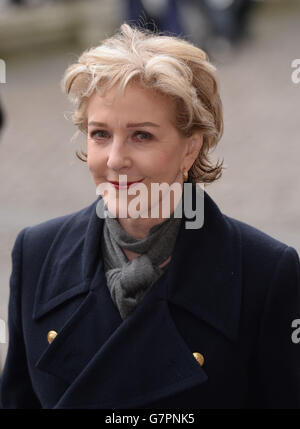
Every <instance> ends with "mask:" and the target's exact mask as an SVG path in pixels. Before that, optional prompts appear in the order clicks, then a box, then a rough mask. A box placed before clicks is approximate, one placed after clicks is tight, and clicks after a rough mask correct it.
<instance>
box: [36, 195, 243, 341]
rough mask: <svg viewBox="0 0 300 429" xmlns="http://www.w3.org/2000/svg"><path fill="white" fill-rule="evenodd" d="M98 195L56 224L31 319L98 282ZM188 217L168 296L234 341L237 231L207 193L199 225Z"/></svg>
mask: <svg viewBox="0 0 300 429" xmlns="http://www.w3.org/2000/svg"><path fill="white" fill-rule="evenodd" d="M194 198H195V190H194V191H193V200H194ZM99 200H100V198H98V199H97V200H96V201H95V202H94V203H93V204H92V205H91V206H89V207H87V208H86V209H84V210H82V211H80V212H79V213H77V214H74V215H72V216H70V218H68V219H67V221H66V222H65V223H64V224H63V225H62V226H61V227H60V230H59V231H58V233H57V235H56V237H55V239H54V241H53V243H52V245H51V247H50V250H49V253H48V255H47V258H46V260H45V263H44V265H43V268H42V270H41V275H40V278H39V282H38V286H37V290H36V296H35V302H34V309H33V318H34V319H35V320H37V319H39V318H41V317H42V316H44V315H45V314H47V313H48V312H49V311H51V310H53V309H55V308H56V307H58V306H60V305H61V304H63V303H64V302H65V301H67V300H69V299H71V298H72V297H74V296H77V295H80V294H87V293H88V292H89V291H90V290H92V289H93V287H94V286H93V285H94V284H96V283H95V282H94V283H93V282H92V279H93V277H94V275H95V272H96V269H97V266H98V265H99V260H100V258H101V253H100V240H101V234H102V228H103V222H104V221H103V219H100V218H99V217H98V216H97V213H96V207H97V203H98V202H99ZM186 220H188V219H187V218H186V217H185V216H184V217H183V219H182V222H181V226H180V230H179V233H178V237H177V241H176V243H175V247H174V252H173V255H172V260H171V262H170V265H169V269H168V270H167V272H168V282H167V288H168V292H167V299H168V300H169V301H170V302H172V303H174V304H176V305H178V306H180V307H182V308H184V309H185V310H187V311H189V312H190V313H192V314H193V315H194V316H195V317H197V318H198V319H200V320H203V321H205V322H207V323H208V324H210V325H211V326H213V327H214V328H215V329H217V330H219V331H220V332H222V333H223V334H224V335H225V336H226V337H227V338H228V339H230V340H233V341H234V340H235V339H236V338H237V335H238V326H239V316H240V302H241V240H240V235H239V231H238V229H237V228H236V226H235V224H234V222H232V221H231V220H230V218H228V217H227V216H225V215H223V214H222V213H221V211H220V210H219V208H218V207H217V205H216V204H215V203H214V201H213V200H212V199H211V197H210V196H209V195H208V194H207V192H204V223H203V226H202V227H201V228H200V229H186V228H185V221H186ZM71 261H72V263H71Z"/></svg>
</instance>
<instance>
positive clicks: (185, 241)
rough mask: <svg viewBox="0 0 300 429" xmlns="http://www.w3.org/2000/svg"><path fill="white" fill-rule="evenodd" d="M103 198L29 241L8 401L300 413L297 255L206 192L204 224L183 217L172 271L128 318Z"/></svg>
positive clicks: (28, 231) (15, 312) (18, 278)
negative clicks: (112, 286)
mask: <svg viewBox="0 0 300 429" xmlns="http://www.w3.org/2000/svg"><path fill="white" fill-rule="evenodd" d="M96 204H97V201H95V202H94V203H93V204H92V205H90V206H89V207H87V208H85V209H83V210H81V211H79V212H76V213H74V214H71V215H67V216H63V217H60V218H56V219H52V220H49V221H47V222H43V223H41V224H39V225H36V226H33V227H28V228H25V229H23V230H22V231H21V232H20V233H19V235H18V237H17V239H16V242H15V245H14V249H13V253H12V260H13V271H12V274H11V280H10V301H9V348H8V354H7V358H6V363H5V367H4V370H3V372H2V375H1V403H2V407H3V408H100V409H102V408H104V409H121V408H174V409H180V408H181V409H184V408H190V409H192V408H198V409H199V408H299V406H300V344H297V342H295V341H293V340H292V334H293V327H292V323H293V320H295V319H299V318H300V264H299V257H298V254H297V253H296V251H295V250H294V249H293V248H292V247H289V246H287V245H285V244H283V243H281V242H279V241H277V240H275V239H274V238H271V237H270V236H268V235H266V234H264V233H263V232H261V231H259V230H257V229H255V228H253V227H251V226H249V225H247V224H245V223H243V222H240V221H238V220H235V219H233V218H231V217H228V216H226V215H225V214H223V213H222V212H221V211H220V209H219V208H218V207H217V205H216V204H215V203H214V201H213V200H212V199H211V197H210V196H209V195H208V194H207V192H205V196H204V224H203V226H202V227H201V228H200V229H186V228H185V226H184V222H185V218H183V219H182V222H181V227H180V230H179V233H178V236H177V241H176V244H175V247H174V251H173V253H172V259H171V262H170V264H169V267H168V269H167V270H166V271H165V273H164V274H163V275H162V276H161V277H160V278H159V279H158V281H157V282H156V283H155V284H154V285H153V286H152V288H151V289H150V290H149V291H148V293H147V294H146V295H145V297H144V298H143V300H142V301H141V302H140V303H139V305H138V306H137V307H136V309H135V310H134V312H133V313H132V314H131V315H130V316H129V317H128V318H126V319H125V320H122V319H121V317H120V314H119V312H118V309H117V307H116V306H115V304H114V303H113V301H112V299H111V297H110V294H109V290H108V288H107V284H106V279H105V274H104V270H103V260H102V255H101V246H100V241H101V234H102V226H103V222H104V220H103V219H100V218H99V217H98V216H97V213H96ZM51 330H54V331H56V332H57V336H56V338H55V339H54V340H53V341H52V342H51V343H50V344H49V342H48V340H47V336H48V333H49V331H51ZM196 352H197V353H201V355H202V356H203V357H204V363H203V362H201V363H202V365H201V364H199V362H198V361H197V360H196V359H195V357H194V355H193V353H196Z"/></svg>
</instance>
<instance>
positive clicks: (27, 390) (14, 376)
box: [0, 228, 41, 408]
mask: <svg viewBox="0 0 300 429" xmlns="http://www.w3.org/2000/svg"><path fill="white" fill-rule="evenodd" d="M25 231H26V228H25V229H23V230H22V231H21V232H20V233H19V234H18V236H17V239H16V242H15V245H14V247H13V251H12V274H11V277H10V297H9V306H8V332H9V344H8V352H7V356H6V361H5V365H4V369H3V372H2V374H1V379H0V408H41V404H40V402H39V401H38V399H37V397H36V395H35V393H34V391H33V388H32V384H31V380H30V376H29V373H28V367H27V359H26V352H25V346H24V340H23V330H22V317H21V302H20V301H21V300H20V296H21V282H22V280H21V279H22V245H23V238H24V235H25Z"/></svg>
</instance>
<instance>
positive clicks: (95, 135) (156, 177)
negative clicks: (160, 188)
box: [86, 84, 202, 217]
mask: <svg viewBox="0 0 300 429" xmlns="http://www.w3.org/2000/svg"><path fill="white" fill-rule="evenodd" d="M115 91H116V89H115V88H113V89H112V90H110V91H109V92H108V93H107V95H106V96H105V97H101V96H100V95H99V94H98V93H94V94H93V95H92V96H91V98H90V99H89V102H88V105H87V112H86V114H87V122H88V150H87V155H88V156H87V162H88V167H89V170H90V172H91V174H92V177H93V179H94V182H95V184H96V185H97V186H98V185H100V184H104V183H107V182H119V176H120V175H127V182H128V183H130V182H141V183H143V184H144V185H145V186H146V187H147V190H148V196H149V199H148V201H149V204H151V203H150V201H151V184H152V183H162V182H165V183H167V184H169V185H172V183H174V182H178V183H180V184H181V185H182V180H183V179H182V169H183V168H184V167H185V168H187V169H189V168H190V167H191V166H192V164H193V162H194V160H195V159H196V157H197V155H198V152H199V150H200V146H201V143H202V140H201V139H200V140H201V142H200V140H199V138H198V139H197V138H194V139H192V138H191V137H189V138H184V137H182V136H181V135H180V134H179V132H178V131H177V130H176V128H175V127H174V125H173V124H172V119H173V118H174V115H175V110H174V105H173V102H172V101H171V100H170V99H169V98H167V97H164V96H163V95H160V94H157V93H155V92H154V91H151V90H149V89H144V88H141V87H139V86H137V85H133V84H131V85H128V86H127V88H126V90H125V93H124V95H123V96H119V97H117V98H116V99H115V100H113V96H114V95H115ZM109 186H111V187H113V186H114V185H109ZM114 188H115V195H116V200H117V201H114V203H115V204H116V207H117V208H116V210H117V212H116V213H115V215H116V216H117V217H118V214H119V213H118V207H119V206H118V202H119V203H120V198H121V197H122V195H124V194H123V193H124V188H123V189H122V187H118V186H114ZM130 188H134V185H131V186H130V187H129V188H125V189H126V193H127V190H128V189H130ZM121 190H122V193H121V194H120V192H121ZM102 195H103V194H102ZM136 195H138V193H137V194H136ZM103 198H104V200H105V202H106V205H107V207H108V209H109V210H110V211H112V210H111V209H110V203H113V202H112V201H110V200H111V198H112V197H111V193H105V194H104V195H103ZM122 198H123V197H122ZM133 198H136V196H134V195H129V194H127V199H126V203H128V204H129V203H130V201H131V200H132V199H133ZM111 207H112V206H111ZM149 208H150V206H149Z"/></svg>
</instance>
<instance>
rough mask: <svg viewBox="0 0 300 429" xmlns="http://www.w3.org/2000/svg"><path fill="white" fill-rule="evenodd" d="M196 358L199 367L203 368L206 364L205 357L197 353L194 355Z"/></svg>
mask: <svg viewBox="0 0 300 429" xmlns="http://www.w3.org/2000/svg"><path fill="white" fill-rule="evenodd" d="M193 356H194V358H195V359H196V361H197V362H198V363H199V365H201V366H203V364H204V356H203V355H202V354H201V353H198V352H195V353H193Z"/></svg>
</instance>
